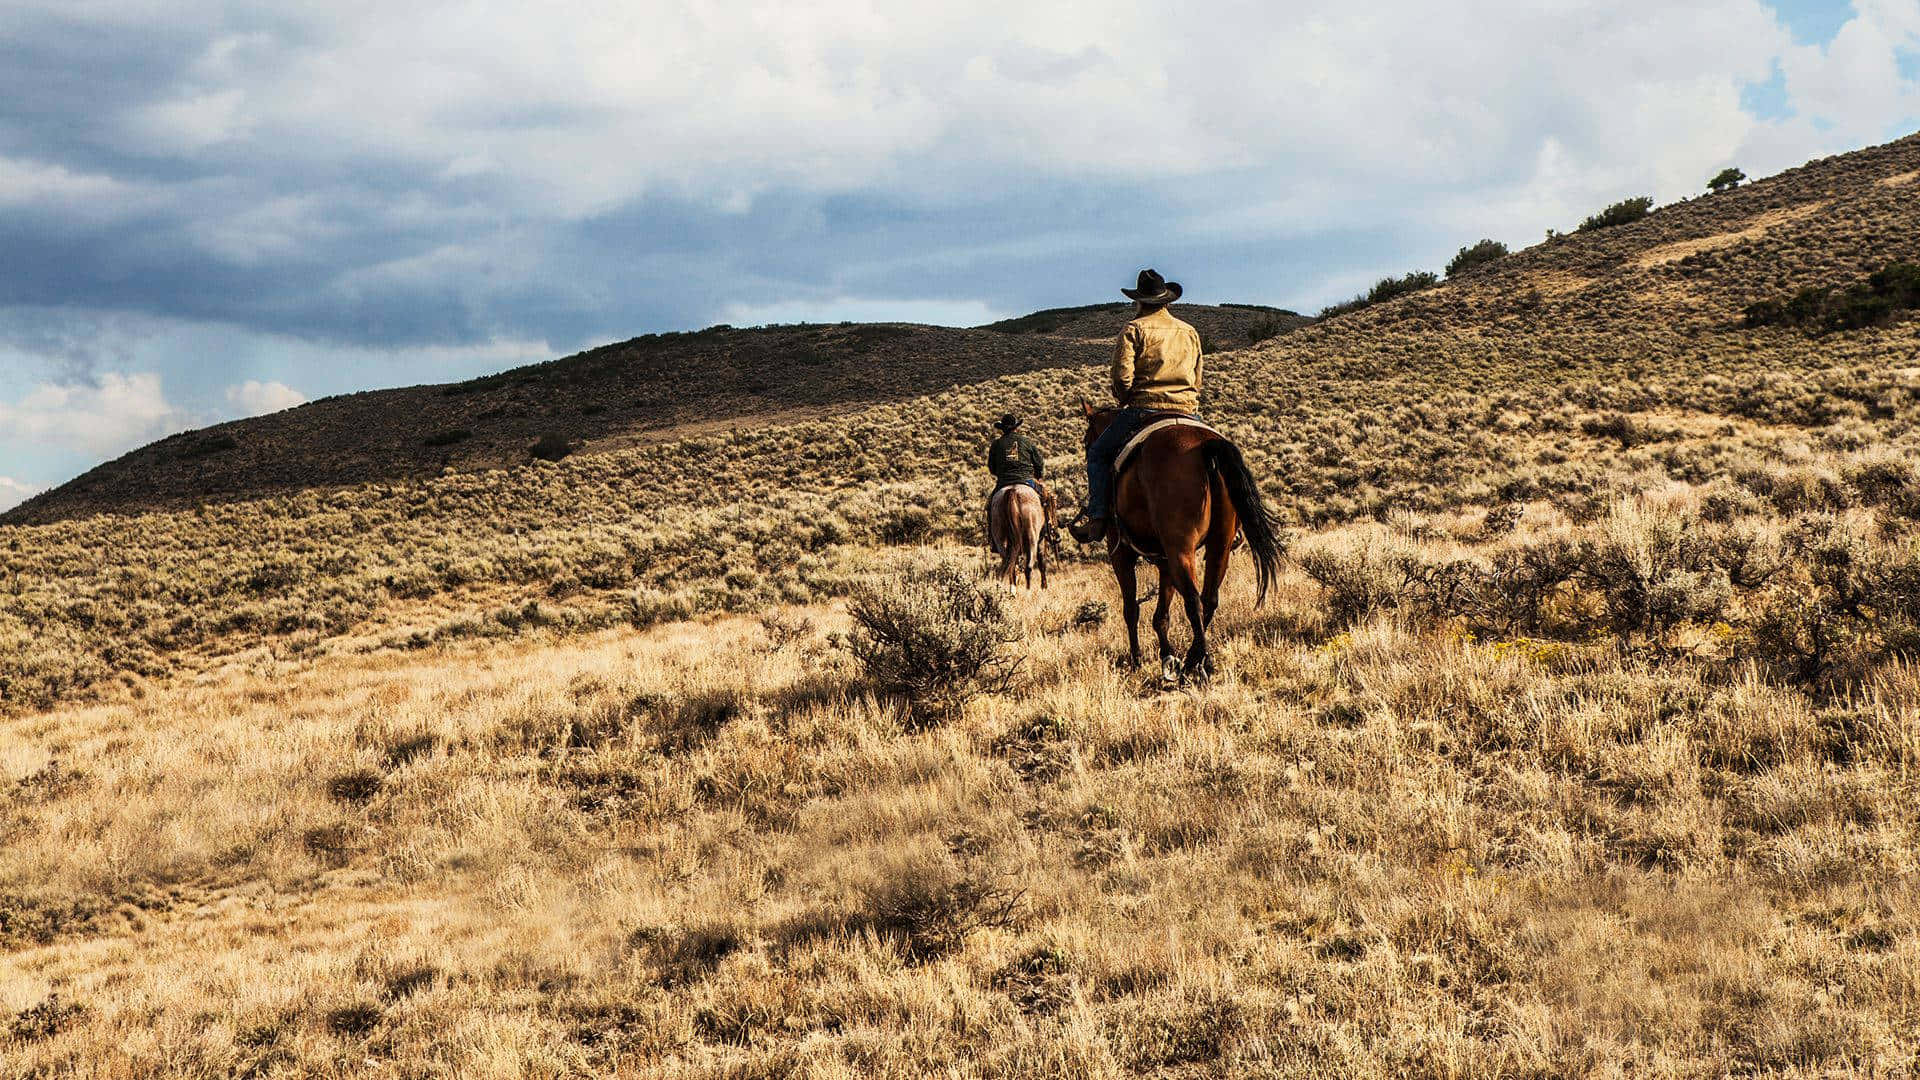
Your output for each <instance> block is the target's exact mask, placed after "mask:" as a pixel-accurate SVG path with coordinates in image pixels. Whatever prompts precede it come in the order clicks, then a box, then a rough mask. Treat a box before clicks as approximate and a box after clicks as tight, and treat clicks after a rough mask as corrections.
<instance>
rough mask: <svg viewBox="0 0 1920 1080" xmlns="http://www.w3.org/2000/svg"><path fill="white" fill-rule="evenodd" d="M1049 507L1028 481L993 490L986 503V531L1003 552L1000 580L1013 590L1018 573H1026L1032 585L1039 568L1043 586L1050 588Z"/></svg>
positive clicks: (1029, 585)
mask: <svg viewBox="0 0 1920 1080" xmlns="http://www.w3.org/2000/svg"><path fill="white" fill-rule="evenodd" d="M1049 532H1050V530H1049V528H1048V525H1047V508H1046V506H1045V505H1044V504H1042V503H1041V501H1040V494H1039V492H1036V491H1034V490H1033V488H1031V487H1029V486H1027V485H1026V484H1009V485H1008V486H1006V487H1003V488H1001V489H1000V490H999V491H996V492H994V493H993V501H992V502H991V503H989V504H988V505H987V533H988V536H989V537H990V538H991V539H992V541H993V547H994V550H996V551H998V552H999V553H1000V573H999V578H1000V580H1001V581H1004V582H1006V584H1007V591H1008V592H1012V591H1013V583H1014V578H1015V576H1016V575H1018V574H1020V573H1023V572H1024V573H1025V575H1026V582H1027V588H1029V589H1031V588H1033V572H1034V570H1035V569H1036V568H1037V569H1038V570H1039V571H1040V587H1041V588H1043V589H1044V588H1046V587H1047V540H1048V539H1049Z"/></svg>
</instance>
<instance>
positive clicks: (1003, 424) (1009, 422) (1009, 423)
mask: <svg viewBox="0 0 1920 1080" xmlns="http://www.w3.org/2000/svg"><path fill="white" fill-rule="evenodd" d="M993 426H994V427H997V428H999V429H1000V430H1001V431H1012V430H1013V429H1014V428H1017V427H1019V426H1020V418H1019V417H1017V416H1015V415H1013V414H1012V413H1008V414H1007V415H1005V416H1003V417H1001V418H1000V419H998V420H995V421H994V422H993Z"/></svg>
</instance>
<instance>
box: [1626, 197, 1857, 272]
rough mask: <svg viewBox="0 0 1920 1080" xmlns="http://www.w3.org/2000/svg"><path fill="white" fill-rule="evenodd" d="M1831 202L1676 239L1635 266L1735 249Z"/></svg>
mask: <svg viewBox="0 0 1920 1080" xmlns="http://www.w3.org/2000/svg"><path fill="white" fill-rule="evenodd" d="M1881 183H1885V181H1884V180H1883V181H1881ZM1828 202H1829V200H1824V199H1821V200H1815V201H1813V202H1807V203H1802V204H1800V205H1799V206H1789V207H1782V208H1780V209H1778V210H1769V211H1767V212H1766V213H1764V214H1758V215H1755V216H1754V217H1753V218H1752V220H1750V221H1748V222H1747V223H1746V224H1745V225H1744V226H1742V227H1741V228H1738V229H1733V230H1729V231H1727V232H1722V233H1715V234H1713V235H1712V236H1702V237H1698V238H1696V239H1693V240H1676V241H1674V242H1673V243H1671V244H1661V245H1660V246H1658V247H1655V248H1649V249H1648V250H1647V252H1646V253H1645V254H1643V255H1641V256H1640V257H1639V258H1638V259H1636V260H1635V261H1634V265H1636V266H1638V267H1640V268H1641V269H1643V270H1645V269H1649V268H1652V267H1655V266H1659V265H1660V264H1662V263H1670V262H1678V261H1680V260H1681V259H1684V258H1686V257H1687V256H1689V255H1693V254H1696V253H1698V252H1702V251H1713V250H1715V249H1717V248H1724V247H1732V246H1733V245H1735V244H1738V243H1741V242H1743V241H1747V240H1753V239H1757V238H1759V237H1761V236H1765V235H1766V234H1767V230H1769V229H1774V228H1778V227H1779V226H1781V225H1787V224H1791V223H1792V222H1796V221H1804V220H1806V219H1807V218H1810V217H1812V216H1813V215H1815V214H1817V213H1819V212H1820V211H1821V210H1823V209H1825V208H1826V207H1827V205H1828Z"/></svg>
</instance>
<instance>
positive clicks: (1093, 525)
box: [1067, 511, 1107, 544]
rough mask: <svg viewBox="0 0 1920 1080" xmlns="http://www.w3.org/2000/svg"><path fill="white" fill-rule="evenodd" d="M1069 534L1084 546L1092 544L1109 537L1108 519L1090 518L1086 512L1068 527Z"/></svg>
mask: <svg viewBox="0 0 1920 1080" xmlns="http://www.w3.org/2000/svg"><path fill="white" fill-rule="evenodd" d="M1067 534H1068V535H1069V536H1072V537H1073V538H1074V539H1075V540H1078V541H1080V542H1081V543H1083V544H1091V543H1093V542H1094V541H1095V540H1098V539H1100V538H1102V537H1104V536H1106V535H1107V519H1106V518H1104V517H1097V518H1090V517H1088V516H1087V515H1086V513H1085V512H1084V511H1082V512H1081V514H1080V516H1079V517H1077V518H1074V519H1073V521H1072V523H1071V524H1069V525H1068V526H1067Z"/></svg>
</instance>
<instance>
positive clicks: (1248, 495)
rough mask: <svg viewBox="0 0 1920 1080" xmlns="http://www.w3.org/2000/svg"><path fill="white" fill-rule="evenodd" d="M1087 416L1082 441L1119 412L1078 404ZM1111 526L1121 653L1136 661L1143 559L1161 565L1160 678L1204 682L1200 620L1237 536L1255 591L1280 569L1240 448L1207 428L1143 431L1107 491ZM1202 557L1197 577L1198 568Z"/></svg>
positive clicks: (1210, 606)
mask: <svg viewBox="0 0 1920 1080" xmlns="http://www.w3.org/2000/svg"><path fill="white" fill-rule="evenodd" d="M1080 407H1081V409H1082V410H1083V411H1084V412H1085V413H1086V417H1087V445H1088V446H1092V445H1093V441H1094V440H1095V439H1097V438H1099V437H1100V433H1101V432H1103V431H1105V430H1106V429H1107V425H1108V424H1110V423H1112V422H1113V417H1114V414H1115V413H1116V412H1118V411H1119V410H1118V409H1113V408H1107V409H1095V408H1094V407H1093V406H1092V405H1091V404H1089V403H1088V402H1087V401H1086V400H1085V399H1082V400H1081V402H1080ZM1111 520H1112V522H1113V527H1112V528H1110V529H1109V530H1108V531H1107V558H1108V560H1109V561H1110V562H1111V563H1112V565H1113V576H1114V578H1115V580H1116V581H1118V582H1119V584H1120V596H1121V605H1122V611H1123V612H1124V614H1125V616H1126V621H1127V653H1128V659H1129V662H1130V663H1131V664H1132V666H1133V667H1135V668H1138V667H1139V666H1140V596H1139V590H1138V586H1137V583H1136V577H1135V571H1136V570H1137V569H1138V565H1139V561H1140V560H1141V559H1142V558H1144V559H1147V560H1148V561H1150V562H1152V563H1154V565H1156V566H1157V567H1159V570H1160V596H1159V601H1158V606H1157V607H1156V608H1155V609H1154V613H1153V630H1154V633H1155V634H1156V635H1157V636H1158V637H1159V639H1160V674H1161V677H1162V678H1163V679H1165V680H1166V681H1168V682H1174V681H1177V680H1178V678H1179V677H1180V675H1181V674H1183V673H1184V674H1186V675H1188V676H1193V677H1196V678H1206V677H1207V676H1209V675H1211V674H1213V658H1212V657H1211V656H1210V655H1209V654H1208V652H1207V626H1208V624H1209V623H1211V622H1212V621H1213V613H1214V610H1215V609H1216V608H1218V607H1219V606H1220V583H1221V582H1222V581H1223V580H1225V579H1226V576H1227V561H1228V558H1229V556H1231V555H1232V553H1233V548H1234V539H1235V537H1236V536H1237V535H1244V536H1245V537H1246V540H1247V547H1248V548H1250V549H1252V552H1253V565H1254V573H1255V577H1256V580H1257V581H1258V583H1259V594H1258V597H1257V598H1256V599H1255V601H1254V606H1255V607H1258V606H1260V604H1262V603H1264V602H1265V601H1266V598H1267V587H1268V586H1269V585H1271V584H1272V583H1273V579H1274V576H1275V575H1276V574H1278V573H1279V569H1280V541H1279V538H1278V537H1277V536H1276V535H1275V532H1274V524H1273V518H1272V517H1271V516H1270V515H1269V514H1268V513H1267V507H1266V503H1265V502H1264V501H1263V500H1262V499H1261V497H1260V489H1259V487H1258V486H1257V485H1256V484H1255V483H1254V481H1253V475H1252V474H1251V473H1249V472H1248V471H1247V464H1246V462H1245V461H1244V460H1242V458H1241V457H1240V449H1239V447H1237V446H1235V445H1233V443H1232V442H1230V441H1228V440H1227V438H1226V437H1225V436H1223V435H1221V434H1219V433H1218V432H1215V431H1212V430H1210V429H1208V428H1202V427H1194V426H1191V425H1175V426H1170V427H1165V428H1162V429H1160V430H1159V431H1156V432H1154V433H1153V434H1151V435H1149V436H1147V438H1146V441H1144V442H1142V443H1141V444H1140V446H1139V447H1138V448H1136V449H1135V450H1134V452H1133V456H1132V460H1131V463H1130V464H1129V465H1128V467H1127V469H1126V470H1125V471H1124V472H1122V473H1121V474H1120V477H1119V481H1118V483H1117V484H1116V485H1115V487H1114V494H1113V516H1112V519H1111ZM1202 552H1204V554H1205V556H1206V570H1205V576H1204V578H1203V577H1202V575H1201V570H1200V567H1199V565H1198V562H1199V555H1200V554H1201V553H1202ZM1175 595H1178V596H1179V597H1180V600H1181V603H1182V606H1183V607H1185V609H1186V613H1187V625H1189V626H1191V627H1192V628H1193V643H1192V645H1190V646H1189V647H1188V649H1187V655H1186V659H1185V661H1184V662H1183V663H1176V661H1175V659H1174V649H1173V643H1172V641H1171V640H1169V639H1168V637H1167V631H1168V629H1169V623H1170V622H1171V618H1170V611H1171V608H1172V604H1173V598H1174V596H1175Z"/></svg>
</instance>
